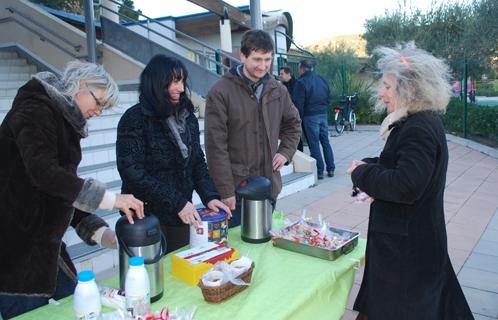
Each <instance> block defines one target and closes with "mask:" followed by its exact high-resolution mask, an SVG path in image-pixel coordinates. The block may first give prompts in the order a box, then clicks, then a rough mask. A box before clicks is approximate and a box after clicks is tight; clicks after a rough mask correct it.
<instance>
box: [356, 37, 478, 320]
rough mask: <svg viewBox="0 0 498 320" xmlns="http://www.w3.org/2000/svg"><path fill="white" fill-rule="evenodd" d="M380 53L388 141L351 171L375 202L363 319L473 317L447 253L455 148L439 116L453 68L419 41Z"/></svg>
mask: <svg viewBox="0 0 498 320" xmlns="http://www.w3.org/2000/svg"><path fill="white" fill-rule="evenodd" d="M375 54H378V55H379V56H380V59H379V60H378V63H377V65H378V68H379V69H380V73H381V74H382V80H381V88H380V92H379V100H378V103H377V106H376V108H377V110H379V111H380V110H385V109H387V112H388V116H387V118H386V119H385V120H384V122H383V124H382V125H381V129H380V130H381V131H380V133H381V136H382V137H383V138H384V139H386V143H385V146H384V150H383V151H382V153H381V154H380V156H379V157H376V158H366V159H363V160H354V161H353V163H352V165H351V167H350V168H349V169H348V171H349V172H350V173H351V180H352V181H353V185H355V186H357V187H358V188H359V189H361V190H362V191H364V192H366V193H367V194H368V195H369V196H370V197H371V198H372V200H373V202H372V203H371V205H370V217H369V226H368V235H367V238H368V239H367V249H366V266H365V272H364V276H363V281H362V283H361V288H360V291H359V293H358V296H357V298H356V301H355V304H354V310H357V311H359V315H358V317H357V319H358V320H366V319H369V320H376V319H383V320H390V319H393V320H394V319H396V320H397V319H405V320H410V319H413V320H415V319H417V320H418V319H427V320H432V319H434V320H445V319H447V320H450V319H451V320H463V319H474V317H473V316H472V313H471V311H470V308H469V306H468V304H467V301H466V299H465V296H464V294H463V292H462V289H461V287H460V285H459V283H458V280H457V277H456V275H455V272H454V270H453V267H452V265H451V262H450V258H449V256H448V248H447V237H446V225H445V218H444V209H443V198H444V189H445V184H446V171H447V168H448V147H447V145H446V136H445V130H444V126H443V123H442V121H441V116H440V115H441V113H444V111H445V110H446V106H447V105H448V102H449V99H450V96H451V90H452V88H451V85H450V83H449V76H450V70H449V68H448V66H447V65H446V64H445V63H444V62H443V61H442V60H440V59H437V58H435V57H434V56H432V55H431V54H429V53H428V52H426V51H424V50H421V49H418V48H416V47H415V45H413V43H409V44H406V45H404V46H399V47H398V48H395V49H392V48H386V47H381V48H378V49H376V51H375Z"/></svg>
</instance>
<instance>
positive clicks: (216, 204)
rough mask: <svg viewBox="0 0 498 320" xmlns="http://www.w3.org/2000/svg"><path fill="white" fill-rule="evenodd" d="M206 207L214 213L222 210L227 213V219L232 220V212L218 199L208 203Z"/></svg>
mask: <svg viewBox="0 0 498 320" xmlns="http://www.w3.org/2000/svg"><path fill="white" fill-rule="evenodd" d="M207 206H208V208H209V209H211V210H213V211H214V212H218V211H220V210H223V211H225V212H226V213H227V215H228V219H231V218H232V211H230V208H229V207H228V206H227V205H226V204H224V203H223V202H221V201H220V200H218V199H214V200H211V201H209V202H208V204H207Z"/></svg>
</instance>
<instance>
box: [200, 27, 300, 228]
mask: <svg viewBox="0 0 498 320" xmlns="http://www.w3.org/2000/svg"><path fill="white" fill-rule="evenodd" d="M240 50H241V52H240V60H241V61H242V64H241V65H239V66H236V67H234V68H232V69H231V70H230V71H229V72H227V73H225V75H224V76H223V77H222V78H221V79H220V80H218V81H217V82H216V83H215V84H214V85H213V87H212V88H211V90H209V93H208V95H207V98H206V115H205V127H206V128H205V137H206V142H205V144H206V155H207V161H208V167H209V172H210V173H211V176H212V177H213V180H214V183H215V185H216V187H217V188H218V191H219V192H220V194H221V198H222V201H223V202H224V203H225V204H226V205H227V206H229V207H230V208H231V209H235V208H236V206H237V201H236V197H235V188H236V186H237V185H238V184H239V183H240V182H242V181H243V180H245V179H247V178H249V177H252V176H264V177H266V178H268V179H269V180H271V182H272V197H273V200H276V199H277V196H278V194H279V193H280V190H281V189H282V178H281V176H280V169H281V168H282V166H283V165H284V164H286V163H288V162H290V161H291V160H292V157H293V155H294V153H295V152H296V147H297V144H298V141H299V138H300V136H301V121H300V119H299V114H298V112H297V110H296V108H295V107H294V105H293V104H292V100H291V97H290V95H289V93H288V92H287V89H286V88H285V87H284V86H283V85H282V84H280V83H279V82H278V81H277V80H276V79H274V78H273V77H272V76H271V75H270V73H269V71H270V67H271V65H272V62H273V40H272V38H271V36H270V35H269V34H268V33H266V32H264V31H262V30H249V31H246V32H245V33H244V35H243V36H242V41H241V49H240ZM279 139H280V144H279ZM239 224H240V205H238V206H237V210H236V211H235V212H234V217H233V219H232V221H230V223H229V225H230V227H233V226H236V225H239Z"/></svg>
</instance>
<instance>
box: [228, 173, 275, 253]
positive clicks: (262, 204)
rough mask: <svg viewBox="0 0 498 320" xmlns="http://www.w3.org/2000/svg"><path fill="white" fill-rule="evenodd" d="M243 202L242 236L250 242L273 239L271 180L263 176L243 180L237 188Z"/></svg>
mask: <svg viewBox="0 0 498 320" xmlns="http://www.w3.org/2000/svg"><path fill="white" fill-rule="evenodd" d="M235 192H236V194H237V196H238V198H239V199H240V202H241V238H242V240H243V241H245V242H249V243H262V242H267V241H269V240H270V239H271V236H270V229H271V220H272V213H273V202H274V201H273V199H272V196H271V181H270V180H269V179H268V178H266V177H262V176H255V177H250V178H248V179H246V180H244V181H242V182H241V183H240V184H239V186H238V187H237V188H236V190H235Z"/></svg>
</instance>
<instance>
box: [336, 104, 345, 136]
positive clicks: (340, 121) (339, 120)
mask: <svg viewBox="0 0 498 320" xmlns="http://www.w3.org/2000/svg"><path fill="white" fill-rule="evenodd" d="M334 119H335V131H337V133H338V134H342V133H343V132H344V115H343V112H342V110H341V111H339V112H336V114H335V118H334Z"/></svg>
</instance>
